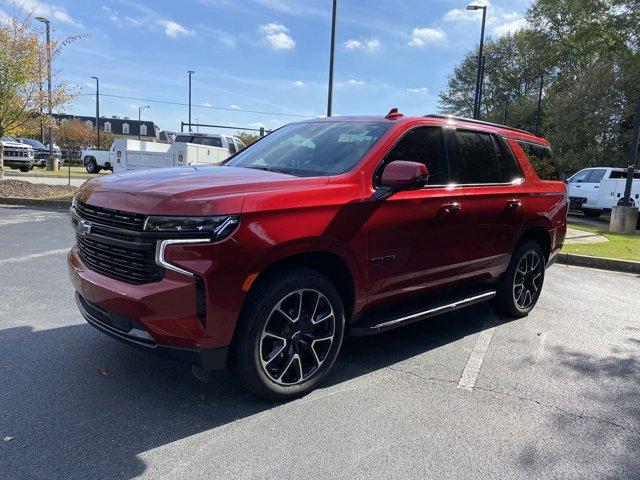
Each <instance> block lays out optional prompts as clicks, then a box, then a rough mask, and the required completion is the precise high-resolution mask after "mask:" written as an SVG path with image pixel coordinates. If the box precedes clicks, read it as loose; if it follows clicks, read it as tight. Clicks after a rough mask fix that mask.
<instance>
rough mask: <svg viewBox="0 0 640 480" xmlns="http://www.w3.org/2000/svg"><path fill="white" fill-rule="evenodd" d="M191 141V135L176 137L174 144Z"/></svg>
mask: <svg viewBox="0 0 640 480" xmlns="http://www.w3.org/2000/svg"><path fill="white" fill-rule="evenodd" d="M190 140H191V135H178V136H177V137H176V139H175V140H174V142H176V143H189V142H190Z"/></svg>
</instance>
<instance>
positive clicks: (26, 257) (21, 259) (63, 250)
mask: <svg viewBox="0 0 640 480" xmlns="http://www.w3.org/2000/svg"><path fill="white" fill-rule="evenodd" d="M67 252H69V249H68V248H61V249H59V250H48V251H46V252H40V253H32V254H31V255H23V256H21V257H13V258H6V259H4V260H0V266H2V265H4V264H6V263H17V262H24V261H25V260H32V259H34V258H40V257H46V256H49V255H58V254H59V253H67Z"/></svg>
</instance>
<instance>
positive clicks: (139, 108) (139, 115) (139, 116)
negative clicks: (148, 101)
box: [138, 105, 191, 140]
mask: <svg viewBox="0 0 640 480" xmlns="http://www.w3.org/2000/svg"><path fill="white" fill-rule="evenodd" d="M145 108H150V107H149V105H145V106H144V107H138V140H140V127H142V125H141V122H142V118H141V116H142V115H141V114H142V110H144V109H145ZM189 121H191V120H189Z"/></svg>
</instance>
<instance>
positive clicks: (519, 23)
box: [491, 18, 527, 37]
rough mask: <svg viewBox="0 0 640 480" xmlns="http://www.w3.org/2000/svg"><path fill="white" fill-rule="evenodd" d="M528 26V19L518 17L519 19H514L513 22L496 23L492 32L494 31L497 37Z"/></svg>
mask: <svg viewBox="0 0 640 480" xmlns="http://www.w3.org/2000/svg"><path fill="white" fill-rule="evenodd" d="M526 26H527V21H526V20H525V19H524V18H518V19H517V20H513V21H511V22H506V23H502V24H499V25H496V26H495V27H493V28H492V29H491V33H493V34H494V35H495V36H497V37H501V36H503V35H507V34H508V33H515V32H517V31H518V30H522V29H523V28H524V27H526Z"/></svg>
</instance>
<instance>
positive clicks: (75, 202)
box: [71, 196, 78, 210]
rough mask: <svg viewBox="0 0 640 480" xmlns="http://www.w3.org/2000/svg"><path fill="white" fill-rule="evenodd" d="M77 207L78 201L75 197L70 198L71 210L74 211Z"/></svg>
mask: <svg viewBox="0 0 640 480" xmlns="http://www.w3.org/2000/svg"><path fill="white" fill-rule="evenodd" d="M77 206H78V201H77V200H76V197H75V196H73V197H72V198H71V208H73V209H74V210H75V209H76V207H77Z"/></svg>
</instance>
